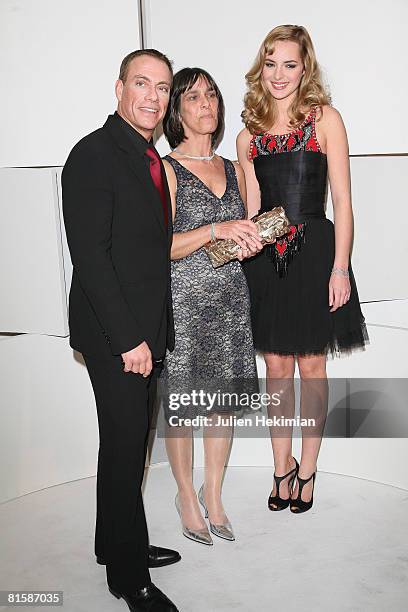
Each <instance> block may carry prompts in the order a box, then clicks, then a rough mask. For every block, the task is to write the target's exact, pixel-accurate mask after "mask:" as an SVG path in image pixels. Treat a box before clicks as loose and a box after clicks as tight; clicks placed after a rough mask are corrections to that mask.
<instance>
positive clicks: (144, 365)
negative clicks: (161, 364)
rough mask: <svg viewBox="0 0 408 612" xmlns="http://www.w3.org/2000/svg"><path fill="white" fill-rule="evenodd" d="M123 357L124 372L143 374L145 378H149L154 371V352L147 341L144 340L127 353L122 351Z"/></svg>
mask: <svg viewBox="0 0 408 612" xmlns="http://www.w3.org/2000/svg"><path fill="white" fill-rule="evenodd" d="M122 359H123V365H124V368H123V371H124V372H133V373H134V374H142V376H143V378H147V377H148V376H149V374H150V372H151V371H152V368H153V362H152V353H151V352H150V349H149V346H148V344H147V343H146V342H142V343H141V344H139V345H138V346H136V347H135V348H134V349H132V350H131V351H128V352H127V353H122Z"/></svg>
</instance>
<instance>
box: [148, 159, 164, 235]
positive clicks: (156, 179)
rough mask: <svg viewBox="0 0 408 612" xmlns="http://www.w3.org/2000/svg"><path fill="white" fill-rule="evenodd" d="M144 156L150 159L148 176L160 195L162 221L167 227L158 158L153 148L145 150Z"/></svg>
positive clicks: (162, 183)
mask: <svg viewBox="0 0 408 612" xmlns="http://www.w3.org/2000/svg"><path fill="white" fill-rule="evenodd" d="M146 155H148V156H149V159H150V175H151V177H152V179H153V183H154V185H155V187H156V189H157V191H158V192H159V194H160V199H161V201H162V206H163V212H164V220H165V223H166V226H167V223H168V211H167V198H166V193H165V191H164V182H163V175H162V170H161V163H160V156H159V154H158V152H157V151H156V149H154V148H153V147H148V148H147V149H146Z"/></svg>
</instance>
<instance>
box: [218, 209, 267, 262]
mask: <svg viewBox="0 0 408 612" xmlns="http://www.w3.org/2000/svg"><path fill="white" fill-rule="evenodd" d="M214 235H215V238H217V239H220V240H233V241H234V242H236V243H237V244H238V245H239V246H240V247H241V251H240V252H239V254H238V259H239V260H240V261H241V260H242V259H244V258H245V257H252V256H253V255H256V253H259V251H261V250H262V248H263V244H262V242H261V239H260V237H259V233H258V228H257V227H256V225H255V223H254V222H253V221H249V219H242V220H237V221H223V222H222V223H214Z"/></svg>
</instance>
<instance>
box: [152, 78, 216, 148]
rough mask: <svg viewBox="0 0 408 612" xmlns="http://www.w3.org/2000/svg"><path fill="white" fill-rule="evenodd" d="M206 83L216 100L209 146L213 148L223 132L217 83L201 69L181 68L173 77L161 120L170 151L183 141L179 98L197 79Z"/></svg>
mask: <svg viewBox="0 0 408 612" xmlns="http://www.w3.org/2000/svg"><path fill="white" fill-rule="evenodd" d="M200 77H201V78H203V79H204V80H205V81H207V83H208V85H209V87H211V89H213V90H214V91H215V94H216V96H217V99H218V117H217V119H218V123H217V128H216V130H215V132H214V133H213V134H212V135H211V144H212V146H213V147H214V148H215V146H216V145H217V144H218V141H219V140H220V139H221V137H222V134H223V132H224V100H223V99H222V95H221V92H220V90H219V88H218V85H217V83H216V82H215V81H214V79H213V78H212V76H211V75H210V74H209V73H208V72H207V71H206V70H203V69H202V68H183V69H182V70H179V71H178V72H176V74H175V75H174V79H173V84H172V87H171V92H170V101H169V105H168V107H167V112H166V114H165V116H164V119H163V130H164V133H165V136H166V138H167V140H168V142H169V145H170V146H171V148H172V149H175V148H176V147H178V146H179V144H180V143H182V142H183V140H185V138H186V136H185V134H184V129H183V126H182V123H181V119H180V101H181V96H182V95H183V94H184V93H185V92H186V91H188V90H189V89H191V88H192V87H193V85H194V83H195V82H196V81H197V79H199V78H200Z"/></svg>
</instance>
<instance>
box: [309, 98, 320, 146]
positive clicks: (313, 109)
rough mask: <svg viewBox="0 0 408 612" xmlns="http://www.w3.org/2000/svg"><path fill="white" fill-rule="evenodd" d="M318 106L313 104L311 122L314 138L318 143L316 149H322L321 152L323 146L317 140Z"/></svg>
mask: <svg viewBox="0 0 408 612" xmlns="http://www.w3.org/2000/svg"><path fill="white" fill-rule="evenodd" d="M317 109H318V107H317V106H312V110H311V111H310V119H311V123H312V138H313V140H314V141H315V145H316V150H317V151H320V153H321V152H322V150H321V148H320V143H319V141H318V140H317V135H316V113H317Z"/></svg>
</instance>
